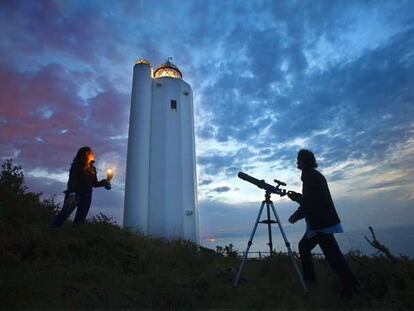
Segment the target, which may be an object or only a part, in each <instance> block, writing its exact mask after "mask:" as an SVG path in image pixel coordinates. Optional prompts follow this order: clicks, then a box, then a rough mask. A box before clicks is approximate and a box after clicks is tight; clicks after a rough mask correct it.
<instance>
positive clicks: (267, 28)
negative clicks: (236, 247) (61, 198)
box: [0, 1, 414, 232]
mask: <svg viewBox="0 0 414 311" xmlns="http://www.w3.org/2000/svg"><path fill="white" fill-rule="evenodd" d="M0 8H1V10H0V17H1V18H0V27H1V28H2V32H1V33H0V52H1V55H2V58H1V59H0V157H2V158H5V157H10V156H13V157H14V158H15V159H16V161H17V162H18V164H22V165H23V166H24V168H25V169H26V170H27V171H28V172H31V171H33V170H35V169H38V170H41V172H42V174H53V173H56V172H58V173H61V174H62V172H67V171H68V169H69V165H70V162H71V161H72V158H73V157H74V155H75V153H76V151H77V149H78V148H79V147H80V146H83V145H90V146H91V147H92V148H93V149H94V150H95V152H96V155H97V164H99V165H101V166H103V165H104V164H107V163H115V164H116V165H117V172H119V173H118V175H117V176H116V178H119V179H116V184H114V189H113V191H111V192H105V191H102V189H98V190H97V191H96V193H95V196H94V203H93V206H94V207H93V209H92V210H91V213H92V214H93V213H95V212H96V213H98V211H104V212H107V213H113V215H115V217H116V219H117V221H120V220H121V218H122V204H123V203H122V201H123V199H122V196H123V195H122V190H123V189H122V187H123V182H124V178H125V177H124V172H125V160H126V143H127V141H126V135H127V129H128V114H129V93H130V88H131V77H132V64H133V62H134V60H135V58H148V59H149V60H150V61H151V63H153V64H154V65H155V66H156V65H157V64H160V63H161V62H163V61H164V59H165V58H166V57H168V56H173V57H174V59H173V61H174V62H175V63H176V64H177V65H178V66H179V67H180V69H181V70H182V71H183V73H184V79H185V80H187V81H189V82H190V83H191V84H192V87H193V90H194V94H195V95H196V96H195V99H196V102H195V110H196V111H197V115H196V125H197V138H198V140H199V141H200V142H201V143H205V141H206V140H207V139H208V140H209V141H213V142H214V143H215V144H216V147H215V148H216V149H215V150H214V149H213V148H207V150H210V151H209V152H208V153H206V152H204V153H199V155H198V158H197V162H198V165H199V166H200V168H201V174H202V177H203V178H202V179H201V182H200V186H202V187H204V186H208V185H209V184H212V183H213V182H214V181H215V178H216V176H226V177H227V178H229V177H231V178H235V176H236V175H237V173H238V171H247V172H249V171H254V169H256V168H258V167H267V168H268V169H269V170H275V171H278V170H284V169H286V168H288V167H289V168H294V167H295V159H296V153H297V151H298V149H299V148H301V147H307V148H310V149H312V150H313V151H314V152H315V153H316V156H317V159H318V160H319V159H321V167H328V166H335V165H339V164H341V163H343V162H344V161H352V160H356V161H365V163H369V164H371V165H373V166H375V165H377V164H378V163H382V164H383V165H384V167H383V168H381V169H377V173H383V174H386V173H387V172H390V171H392V170H402V171H404V172H408V173H410V172H412V168H413V167H414V165H413V164H414V163H413V160H412V159H413V157H412V150H411V149H409V148H411V147H409V146H410V145H409V143H407V142H409V141H410V139H412V133H413V123H412V120H413V116H414V108H413V107H414V105H413V103H414V95H413V91H412V85H413V84H414V70H413V69H414V68H413V67H414V58H413V52H412V51H413V50H414V39H413V38H414V17H413V13H412V12H414V7H413V3H412V2H401V3H398V4H396V3H394V2H381V3H376V2H370V1H369V2H364V3H361V2H327V1H325V2H318V3H315V2H298V3H291V2H257V1H255V2H249V1H247V2H237V3H235V2H227V1H224V2H208V1H204V2H200V1H195V2H185V1H171V2H170V1H166V2H164V3H163V4H162V5H154V4H153V3H152V2H148V1H121V2H119V3H112V2H111V3H109V2H106V1H98V2H82V3H81V2H79V3H66V2H62V1H40V2H39V1H37V2H36V1H34V2H33V1H31V2H30V1H1V2H0ZM361 25H362V27H361ZM358 27H359V28H358ZM366 33H368V34H371V35H370V36H367V35H366ZM366 41H368V42H366ZM371 41H372V42H371ZM228 143H234V145H235V147H234V148H232V149H231V148H230V149H231V150H229V148H227V150H226V151H223V150H220V144H228ZM407 144H408V145H409V146H408V147H407ZM404 146H405V147H406V148H407V149H404ZM388 158H390V160H387V161H386V160H385V159H388ZM355 163H359V162H355ZM355 163H353V162H351V164H348V166H345V167H343V166H342V169H335V170H334V171H332V172H331V173H330V174H329V175H328V176H327V177H328V178H329V180H332V181H341V180H344V179H346V178H349V172H350V171H353V170H358V169H359V168H360V166H358V165H360V164H355ZM99 169H101V170H102V167H99ZM27 178H28V182H29V183H30V185H32V186H33V188H34V189H36V191H42V188H45V189H47V190H46V191H45V190H43V192H45V193H50V194H53V193H58V194H59V193H61V191H62V188H64V186H65V184H64V182H63V181H59V182H58V181H56V182H53V181H51V179H45V178H46V177H39V176H37V177H36V176H28V177H27ZM55 180H56V179H55ZM393 180H395V181H396V182H398V183H399V184H401V185H404V184H407V183H408V184H410V182H411V181H410V180H409V178H407V177H406V176H403V177H401V178H397V177H395V178H394V179H393ZM114 183H115V180H114ZM215 186H217V185H215ZM391 186H392V181H389V180H380V181H378V182H377V183H372V184H370V185H368V186H367V190H369V189H371V190H373V189H377V190H378V189H384V188H387V187H388V188H389V187H391ZM205 188H208V187H205ZM220 188H222V189H221V190H227V188H224V187H216V188H214V189H220ZM214 189H213V190H214ZM393 191H396V190H393ZM212 192H213V194H214V192H215V193H216V194H217V191H212ZM388 193H391V192H388ZM392 193H393V194H395V196H404V194H402V193H398V192H392ZM213 194H210V195H211V196H212V198H214V195H213ZM207 195H209V194H207ZM404 198H405V196H404ZM410 200H411V201H410ZM384 201H386V202H389V204H392V202H391V201H390V200H388V201H387V200H385V199H384ZM406 201H407V202H408V201H409V202H412V198H408V199H406ZM366 203H367V205H370V204H371V205H373V204H375V202H366ZM344 204H345V203H344ZM200 206H201V208H200V210H201V217H200V219H201V226H202V230H206V229H205V228H206V227H208V228H209V230H210V229H214V230H218V232H224V231H226V232H227V231H232V232H242V231H243V230H246V228H247V227H248V226H247V224H249V226H250V225H251V221H253V219H254V217H255V215H254V214H255V213H256V207H254V208H252V210H249V212H247V211H243V210H242V209H239V210H237V211H236V209H237V206H234V205H226V204H222V203H220V202H215V201H208V202H206V201H202V202H201V204H200ZM244 208H247V209H248V208H249V207H248V206H244ZM384 209H385V208H384ZM252 211H254V212H252ZM371 212H372V211H371ZM283 213H285V212H283ZM384 213H385V212H384ZM401 213H402V212H401ZM402 214H404V213H402ZM229 215H234V217H235V218H234V219H237V221H239V222H240V226H239V225H238V224H231V226H230V227H231V228H229V229H227V227H226V226H229V224H228V219H229ZM346 215H350V214H346ZM404 215H405V214H404ZM287 216H288V215H287ZM350 217H351V216H350ZM250 218H251V219H252V220H251V221H250ZM217 219H219V220H220V221H218V222H217ZM247 219H249V220H247ZM350 219H352V217H351V218H350ZM235 222H236V221H235ZM203 226H204V227H203ZM220 230H222V231H220Z"/></svg>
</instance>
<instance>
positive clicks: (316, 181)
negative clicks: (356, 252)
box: [292, 169, 341, 230]
mask: <svg viewBox="0 0 414 311" xmlns="http://www.w3.org/2000/svg"><path fill="white" fill-rule="evenodd" d="M301 179H302V182H303V188H302V200H301V202H300V206H299V208H298V209H297V211H296V212H295V213H294V214H293V215H292V216H293V218H295V219H296V220H299V219H302V218H305V219H306V222H307V223H308V226H309V229H311V230H317V229H323V228H328V227H331V226H334V225H337V224H339V223H340V222H341V221H340V220H339V217H338V214H337V213H336V210H335V206H334V203H333V201H332V197H331V194H330V192H329V188H328V183H327V182H326V179H325V177H324V176H323V175H322V174H321V173H319V172H318V171H317V170H315V169H305V170H303V171H302V177H301Z"/></svg>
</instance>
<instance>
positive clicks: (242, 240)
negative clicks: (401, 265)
mask: <svg viewBox="0 0 414 311" xmlns="http://www.w3.org/2000/svg"><path fill="white" fill-rule="evenodd" d="M374 233H375V235H376V238H377V240H378V241H379V242H380V243H381V244H383V245H385V246H386V247H387V248H388V249H389V250H390V251H391V253H392V254H393V255H395V256H406V257H409V258H411V259H414V225H407V226H399V227H388V228H378V229H375V228H374ZM303 234H304V233H303V232H286V231H285V235H286V238H287V241H288V242H290V245H291V249H292V251H295V252H297V251H298V242H299V241H300V239H301V238H302V236H303ZM250 236H251V233H248V232H246V233H245V234H237V235H234V234H232V235H229V236H224V235H223V236H220V237H214V236H209V237H204V238H202V239H201V243H200V244H201V246H203V247H206V248H210V249H213V250H216V248H217V246H220V247H223V249H224V247H225V246H228V245H230V244H232V245H233V250H237V251H238V252H239V253H240V254H244V252H245V250H246V248H247V243H248V241H249V238H250ZM335 237H336V240H337V241H338V244H339V246H340V248H341V250H342V252H343V253H348V252H351V251H354V252H355V251H357V252H359V253H360V254H361V255H368V256H372V255H376V253H377V250H376V249H375V248H374V247H372V246H371V245H370V244H369V243H368V241H367V240H366V238H368V239H369V240H371V241H372V239H373V238H372V235H371V232H370V231H369V229H368V228H366V229H355V230H347V231H345V232H343V233H338V234H335ZM365 237H366V238H365ZM252 242H253V243H252V245H251V247H250V250H249V254H248V256H249V258H254V257H260V256H267V255H269V251H270V249H269V246H268V244H267V243H268V242H269V236H268V232H267V230H266V229H264V228H261V230H258V231H257V232H256V234H255V235H254V237H253V240H252ZM272 243H273V249H274V250H275V251H276V252H287V248H286V245H285V241H284V239H283V236H282V234H281V232H280V230H279V229H278V227H276V226H275V227H273V228H272ZM313 252H314V253H315V254H321V253H322V251H321V250H320V248H319V246H317V247H315V249H314V250H313Z"/></svg>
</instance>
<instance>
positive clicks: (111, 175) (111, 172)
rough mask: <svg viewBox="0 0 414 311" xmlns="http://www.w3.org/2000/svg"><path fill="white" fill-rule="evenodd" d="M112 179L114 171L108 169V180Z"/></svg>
mask: <svg viewBox="0 0 414 311" xmlns="http://www.w3.org/2000/svg"><path fill="white" fill-rule="evenodd" d="M112 177H114V172H113V171H112V169H110V168H109V169H107V171H106V178H107V179H108V180H111V179H112Z"/></svg>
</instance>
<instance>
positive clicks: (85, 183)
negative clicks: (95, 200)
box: [52, 147, 113, 227]
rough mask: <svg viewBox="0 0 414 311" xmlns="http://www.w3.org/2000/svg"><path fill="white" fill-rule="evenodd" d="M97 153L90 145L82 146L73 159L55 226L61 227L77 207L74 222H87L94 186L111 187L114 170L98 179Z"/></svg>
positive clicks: (54, 222)
mask: <svg viewBox="0 0 414 311" xmlns="http://www.w3.org/2000/svg"><path fill="white" fill-rule="evenodd" d="M94 163H95V155H94V153H93V151H92V149H91V148H90V147H82V148H80V149H79V150H78V152H77V154H76V156H75V158H74V159H73V162H72V166H71V168H70V172H69V180H68V189H67V190H66V191H65V201H64V204H63V208H62V210H61V211H60V212H59V213H58V214H57V215H56V217H55V219H54V221H53V224H52V225H53V226H54V227H60V226H62V225H63V223H64V222H65V220H66V219H67V218H68V217H69V216H70V214H72V212H73V210H74V209H75V208H76V207H77V210H76V215H75V219H74V221H73V222H74V223H77V224H80V223H83V222H85V218H86V215H87V214H88V211H89V208H90V206H91V202H92V188H97V187H105V188H106V189H107V190H109V189H111V184H110V180H111V179H112V176H113V173H112V171H111V172H109V171H108V173H107V178H106V179H102V180H101V181H98V179H97V177H96V168H95V167H94V166H93V164H94Z"/></svg>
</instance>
